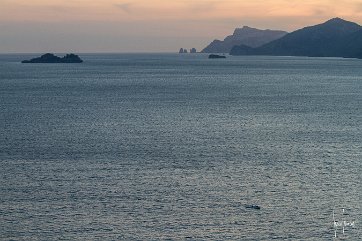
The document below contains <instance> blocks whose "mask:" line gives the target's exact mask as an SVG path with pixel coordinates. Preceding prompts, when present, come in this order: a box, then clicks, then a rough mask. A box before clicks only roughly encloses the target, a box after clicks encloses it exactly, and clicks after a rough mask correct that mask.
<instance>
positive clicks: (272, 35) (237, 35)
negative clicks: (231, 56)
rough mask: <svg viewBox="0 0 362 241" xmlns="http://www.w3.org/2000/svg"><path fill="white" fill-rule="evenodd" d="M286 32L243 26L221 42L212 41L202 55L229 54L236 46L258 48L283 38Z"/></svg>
mask: <svg viewBox="0 0 362 241" xmlns="http://www.w3.org/2000/svg"><path fill="white" fill-rule="evenodd" d="M286 34H287V32H284V31H280V30H269V29H267V30H260V29H256V28H251V27H248V26H244V27H243V28H237V29H235V31H234V33H233V34H232V35H230V36H227V37H226V38H225V39H224V40H223V41H221V40H217V39H216V40H214V41H213V42H212V43H210V44H209V45H208V46H207V47H206V48H204V49H203V50H202V51H201V52H202V53H229V52H230V51H231V49H232V48H233V47H234V46H236V45H245V46H248V47H251V48H256V47H260V46H262V45H264V44H266V43H269V42H271V41H274V40H276V39H279V38H281V37H283V36H285V35H286Z"/></svg>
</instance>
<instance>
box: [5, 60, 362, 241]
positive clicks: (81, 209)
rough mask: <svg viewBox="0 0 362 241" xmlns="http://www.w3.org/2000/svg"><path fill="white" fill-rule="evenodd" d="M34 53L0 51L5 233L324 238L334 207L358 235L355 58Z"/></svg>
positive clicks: (360, 148)
mask: <svg viewBox="0 0 362 241" xmlns="http://www.w3.org/2000/svg"><path fill="white" fill-rule="evenodd" d="M31 57H34V55H33V56H31V55H27V56H24V55H23V56H22V55H0V164H1V166H0V167H1V168H0V239H1V240H29V241H31V240H165V239H167V240H183V239H189V240H272V239H275V240H333V237H334V228H333V209H334V210H335V215H336V219H337V220H338V221H342V220H346V221H350V222H352V221H354V222H355V226H354V227H346V232H345V234H344V235H343V233H342V228H338V230H337V235H338V237H339V238H343V239H344V240H361V237H362V226H361V225H362V209H361V203H362V185H361V179H362V177H361V175H362V60H353V59H337V58H336V59H333V58H326V59H320V58H292V57H228V58H227V59H225V60H208V59H207V56H205V55H191V54H189V55H172V54H163V55H157V54H119V55H116V54H115V55H91V54H86V55H81V57H82V58H83V59H84V60H85V63H83V64H73V65H72V64H68V65H67V64H20V63H19V61H21V60H23V59H29V58H31ZM246 204H257V205H260V206H261V209H260V210H254V209H247V208H245V205H246ZM342 208H344V209H345V213H344V215H343V211H342Z"/></svg>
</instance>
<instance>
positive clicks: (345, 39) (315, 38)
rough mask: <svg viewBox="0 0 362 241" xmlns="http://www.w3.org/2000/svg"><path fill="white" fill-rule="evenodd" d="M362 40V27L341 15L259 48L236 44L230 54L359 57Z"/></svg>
mask: <svg viewBox="0 0 362 241" xmlns="http://www.w3.org/2000/svg"><path fill="white" fill-rule="evenodd" d="M361 40H362V26H360V25H359V24H357V23H354V22H350V21H346V20H344V19H341V18H333V19H330V20H328V21H326V22H324V23H322V24H317V25H313V26H308V27H304V28H302V29H298V30H296V31H294V32H291V33H289V34H287V35H285V36H283V37H281V38H280V39H277V40H274V41H272V42H269V43H267V44H265V45H263V46H260V47H257V48H246V47H245V46H244V45H239V46H234V47H233V48H232V49H231V51H230V54H231V55H276V56H309V57H352V56H355V57H357V56H362V41H361ZM358 41H359V42H358ZM360 52H361V53H360Z"/></svg>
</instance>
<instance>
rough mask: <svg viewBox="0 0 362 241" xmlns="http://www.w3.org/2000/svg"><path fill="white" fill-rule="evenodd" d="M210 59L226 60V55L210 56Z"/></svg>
mask: <svg viewBox="0 0 362 241" xmlns="http://www.w3.org/2000/svg"><path fill="white" fill-rule="evenodd" d="M209 59H226V56H225V55H218V54H210V55H209Z"/></svg>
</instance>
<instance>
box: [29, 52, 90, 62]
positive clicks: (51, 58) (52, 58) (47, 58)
mask: <svg viewBox="0 0 362 241" xmlns="http://www.w3.org/2000/svg"><path fill="white" fill-rule="evenodd" d="M22 63H24V64H28V63H52V64H54V63H55V64H57V63H67V64H68V63H83V60H82V59H81V58H80V57H79V56H78V55H75V54H67V55H65V56H64V57H63V58H60V57H58V56H56V55H54V54H50V53H47V54H44V55H42V56H40V57H38V58H34V59H31V60H24V61H22Z"/></svg>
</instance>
